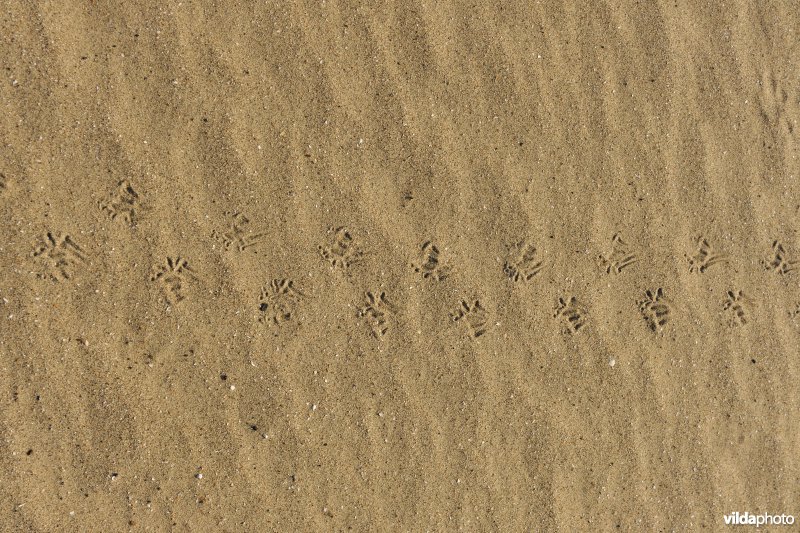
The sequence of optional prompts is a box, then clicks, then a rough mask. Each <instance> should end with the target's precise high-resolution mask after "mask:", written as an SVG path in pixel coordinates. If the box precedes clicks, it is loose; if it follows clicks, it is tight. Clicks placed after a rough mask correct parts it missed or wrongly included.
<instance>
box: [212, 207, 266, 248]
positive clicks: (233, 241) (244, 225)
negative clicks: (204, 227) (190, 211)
mask: <svg viewBox="0 0 800 533" xmlns="http://www.w3.org/2000/svg"><path fill="white" fill-rule="evenodd" d="M225 215H226V216H228V217H229V218H230V219H231V225H230V230H229V231H224V232H220V231H216V230H215V231H213V232H211V237H212V238H214V239H216V240H218V241H220V242H222V245H223V246H224V247H225V250H230V249H231V248H236V249H237V250H238V251H240V252H243V251H244V250H246V249H248V248H250V247H253V246H256V245H258V244H261V243H262V242H264V240H265V238H266V234H265V233H253V231H252V230H251V229H249V226H250V219H249V218H247V217H246V216H245V215H243V214H242V213H238V212H226V213H225Z"/></svg>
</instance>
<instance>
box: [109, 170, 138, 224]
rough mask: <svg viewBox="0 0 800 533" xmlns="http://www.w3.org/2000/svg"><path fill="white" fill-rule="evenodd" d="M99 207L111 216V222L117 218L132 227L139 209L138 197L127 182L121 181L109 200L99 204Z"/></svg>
mask: <svg viewBox="0 0 800 533" xmlns="http://www.w3.org/2000/svg"><path fill="white" fill-rule="evenodd" d="M100 207H101V208H102V209H103V211H105V212H106V213H108V214H109V215H110V216H111V220H116V219H117V217H119V218H120V219H122V220H124V221H125V223H127V224H129V225H133V224H135V220H136V212H137V210H138V209H139V195H138V194H136V191H134V190H133V187H132V186H131V184H130V182H128V180H122V181H120V182H119V183H118V184H117V188H116V189H114V191H113V192H112V193H111V195H110V196H109V198H108V199H107V200H106V201H104V202H101V203H100Z"/></svg>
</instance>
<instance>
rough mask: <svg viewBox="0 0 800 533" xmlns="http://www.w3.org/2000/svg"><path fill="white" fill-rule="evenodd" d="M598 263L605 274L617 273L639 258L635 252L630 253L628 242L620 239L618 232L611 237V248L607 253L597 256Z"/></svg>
mask: <svg viewBox="0 0 800 533" xmlns="http://www.w3.org/2000/svg"><path fill="white" fill-rule="evenodd" d="M599 260H600V265H601V266H602V267H603V269H604V270H605V271H606V274H619V273H621V272H622V271H623V269H625V268H626V267H629V266H630V265H632V264H634V263H636V262H637V261H638V260H639V259H638V257H637V256H636V254H634V253H631V251H630V249H629V247H628V244H627V243H626V242H625V241H623V240H622V237H621V236H620V234H619V233H615V234H614V235H613V236H612V237H611V250H610V251H609V252H608V253H607V254H602V255H600V257H599Z"/></svg>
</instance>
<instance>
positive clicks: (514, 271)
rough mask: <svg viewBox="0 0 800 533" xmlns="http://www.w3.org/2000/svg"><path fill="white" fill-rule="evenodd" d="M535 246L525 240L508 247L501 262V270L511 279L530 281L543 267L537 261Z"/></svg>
mask: <svg viewBox="0 0 800 533" xmlns="http://www.w3.org/2000/svg"><path fill="white" fill-rule="evenodd" d="M538 256H539V254H538V252H537V251H536V247H534V246H533V245H532V244H531V243H529V242H527V241H520V242H518V243H515V244H513V245H512V246H511V247H510V250H509V254H508V257H507V258H506V261H505V263H504V264H503V272H504V273H505V275H506V276H508V278H509V279H510V280H511V281H514V282H517V281H530V280H531V279H532V278H533V277H534V276H536V275H537V274H538V273H539V272H541V271H542V269H543V268H544V263H543V262H542V261H538V260H537V259H538Z"/></svg>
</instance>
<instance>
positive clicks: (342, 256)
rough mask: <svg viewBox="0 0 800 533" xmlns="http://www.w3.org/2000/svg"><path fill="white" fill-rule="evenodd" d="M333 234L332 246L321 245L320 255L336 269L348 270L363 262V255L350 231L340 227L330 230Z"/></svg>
mask: <svg viewBox="0 0 800 533" xmlns="http://www.w3.org/2000/svg"><path fill="white" fill-rule="evenodd" d="M328 233H333V237H332V239H331V242H330V244H328V245H320V246H319V247H318V248H319V253H320V255H322V257H323V258H325V260H326V261H328V262H329V263H330V264H331V266H332V267H334V268H342V269H346V268H348V267H350V266H351V265H353V264H354V263H357V262H358V261H359V260H361V257H362V256H363V253H362V252H361V249H360V247H359V244H358V242H357V241H356V240H355V239H354V238H353V235H352V234H351V233H350V231H349V230H348V229H347V228H345V227H343V226H340V227H338V228H332V227H331V228H328Z"/></svg>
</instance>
